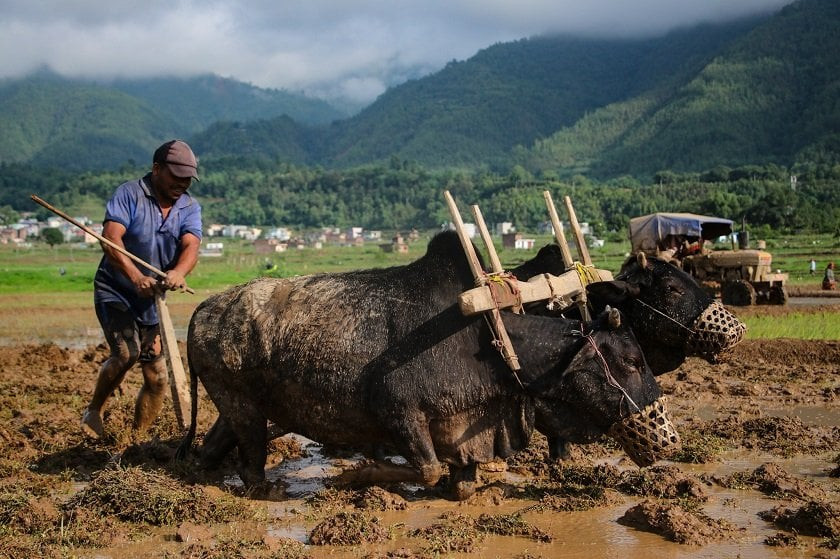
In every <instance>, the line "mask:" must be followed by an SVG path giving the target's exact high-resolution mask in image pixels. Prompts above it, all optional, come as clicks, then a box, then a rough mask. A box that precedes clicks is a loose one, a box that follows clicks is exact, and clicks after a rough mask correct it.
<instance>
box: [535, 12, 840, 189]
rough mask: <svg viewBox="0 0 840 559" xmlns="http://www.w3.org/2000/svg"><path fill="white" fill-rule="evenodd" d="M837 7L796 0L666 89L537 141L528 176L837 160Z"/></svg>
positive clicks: (600, 111) (839, 117) (839, 69)
mask: <svg viewBox="0 0 840 559" xmlns="http://www.w3.org/2000/svg"><path fill="white" fill-rule="evenodd" d="M838 52H840V3H838V2H836V1H833V0H802V1H800V2H797V3H794V4H791V5H789V6H787V7H786V8H784V9H782V10H781V11H780V12H779V13H778V14H776V15H775V16H774V17H772V18H770V19H768V20H767V21H765V22H763V23H762V24H761V25H759V26H757V27H756V28H755V29H753V30H752V31H750V32H749V33H747V34H745V35H743V36H741V37H738V38H737V40H735V41H734V42H733V43H732V44H731V45H729V46H728V47H727V48H726V49H724V50H723V51H722V52H721V53H720V54H719V55H718V56H716V57H715V58H714V59H713V60H711V61H710V62H709V63H708V64H706V65H705V66H704V67H703V68H702V69H701V70H700V71H699V72H697V73H696V75H693V76H691V79H689V80H687V81H686V82H685V83H682V84H680V85H679V86H678V87H676V88H669V87H659V88H652V89H651V90H649V91H646V92H644V93H642V94H641V95H638V96H635V97H632V98H630V99H627V100H625V101H621V102H618V103H612V104H608V105H605V106H604V107H602V108H600V109H598V110H597V111H594V112H593V113H591V114H588V115H586V116H585V117H584V118H582V119H580V120H579V121H577V122H576V123H574V125H572V126H569V127H566V128H563V129H561V130H559V131H558V132H557V133H555V134H553V135H552V136H551V137H549V138H547V139H544V140H540V141H537V142H536V143H535V145H534V146H533V148H532V149H531V150H530V151H529V152H528V153H527V154H526V155H525V156H524V157H523V158H522V159H521V162H522V163H523V164H524V165H525V166H526V167H528V168H530V169H531V170H532V171H535V172H537V171H540V170H545V169H552V168H553V169H563V170H566V171H569V170H574V171H575V172H581V173H586V174H589V175H591V176H602V177H609V176H616V175H620V174H632V175H643V174H648V175H649V174H652V173H653V172H655V171H657V170H661V169H670V170H674V171H697V170H704V169H711V168H713V167H715V166H738V165H744V164H766V163H776V164H781V165H791V164H793V163H794V162H797V161H802V160H811V161H816V160H819V159H824V158H826V157H833V158H834V159H835V160H836V161H839V162H840V159H838V157H840V154H838V150H837V146H838V144H840V103H839V102H838V99H840V95H838V93H840V78H838V76H840V57H838V56H837V53H838Z"/></svg>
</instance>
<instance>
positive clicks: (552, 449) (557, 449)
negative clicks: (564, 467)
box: [548, 439, 572, 463]
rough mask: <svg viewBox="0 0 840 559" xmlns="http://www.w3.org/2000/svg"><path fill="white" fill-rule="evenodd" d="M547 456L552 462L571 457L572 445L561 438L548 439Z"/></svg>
mask: <svg viewBox="0 0 840 559" xmlns="http://www.w3.org/2000/svg"><path fill="white" fill-rule="evenodd" d="M548 457H549V458H550V459H551V461H552V462H554V463H559V462H563V461H564V460H568V459H569V458H571V457H572V445H571V443H569V442H568V441H564V440H562V439H549V441H548Z"/></svg>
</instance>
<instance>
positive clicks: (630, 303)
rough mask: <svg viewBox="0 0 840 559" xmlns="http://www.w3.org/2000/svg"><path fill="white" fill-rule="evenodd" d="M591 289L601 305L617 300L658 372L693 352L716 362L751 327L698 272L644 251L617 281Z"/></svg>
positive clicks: (595, 305)
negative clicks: (699, 278)
mask: <svg viewBox="0 0 840 559" xmlns="http://www.w3.org/2000/svg"><path fill="white" fill-rule="evenodd" d="M587 295H588V297H589V301H590V303H591V304H592V307H593V308H594V309H595V310H596V311H597V310H598V309H602V308H604V307H605V306H607V305H611V306H614V307H618V308H620V309H621V310H622V311H623V312H624V313H625V314H626V315H627V316H628V320H630V322H631V323H632V325H633V331H634V332H635V333H636V335H637V337H638V339H639V343H640V344H641V345H642V347H643V349H644V351H645V357H646V358H647V359H648V362H649V364H650V366H651V368H652V369H653V371H654V373H655V374H657V375H659V374H662V373H666V372H668V371H672V370H674V369H675V368H677V367H679V366H680V365H681V364H682V363H683V361H685V358H686V357H687V356H698V357H702V358H704V359H706V360H707V361H709V362H714V361H715V360H716V359H717V357H718V356H719V355H720V354H721V353H723V352H725V351H727V350H728V349H730V348H732V347H733V346H735V344H737V343H738V342H740V341H741V339H742V338H743V337H744V333H745V332H746V326H745V325H744V323H742V322H741V321H740V320H738V318H737V317H735V316H734V315H733V314H732V313H730V312H729V311H727V310H726V309H725V308H724V307H723V305H721V304H720V303H718V302H716V301H715V300H714V299H712V297H711V296H709V294H708V293H706V291H705V290H703V289H702V288H701V287H700V286H699V285H697V282H695V281H694V278H692V277H691V276H690V275H688V274H687V273H685V272H683V271H682V270H680V269H679V268H677V267H675V266H673V265H672V264H670V263H668V262H665V261H664V260H660V259H658V258H647V257H645V255H644V254H643V253H639V255H638V256H637V257H631V258H629V259H628V260H627V261H626V262H625V263H624V265H623V266H622V267H621V271H620V272H619V274H618V276H616V279H615V280H614V281H608V282H597V283H593V284H590V285H589V286H587Z"/></svg>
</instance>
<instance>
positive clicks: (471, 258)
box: [443, 190, 485, 285]
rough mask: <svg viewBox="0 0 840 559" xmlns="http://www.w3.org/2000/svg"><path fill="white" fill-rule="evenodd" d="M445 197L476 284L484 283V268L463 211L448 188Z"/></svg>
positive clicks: (444, 193)
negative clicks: (466, 226) (476, 251)
mask: <svg viewBox="0 0 840 559" xmlns="http://www.w3.org/2000/svg"><path fill="white" fill-rule="evenodd" d="M443 197H444V198H446V204H447V205H448V206H449V214H450V215H451V216H452V223H454V224H455V231H456V232H457V233H458V238H459V239H460V240H461V247H462V248H463V249H464V254H466V255H467V262H469V265H470V270H472V274H473V278H475V282H476V283H475V284H476V285H484V281H485V280H484V270H482V269H481V264H479V263H478V256H476V254H475V247H473V244H472V241H471V240H470V237H469V235H467V231H466V230H465V229H464V221H463V220H462V219H461V212H459V211H458V206H456V205H455V199H454V198H452V195H451V194H450V193H449V191H448V190H445V191H444V192H443Z"/></svg>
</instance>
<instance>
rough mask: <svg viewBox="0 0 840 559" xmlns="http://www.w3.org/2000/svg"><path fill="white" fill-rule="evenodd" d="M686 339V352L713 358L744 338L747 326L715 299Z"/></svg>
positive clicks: (695, 323)
mask: <svg viewBox="0 0 840 559" xmlns="http://www.w3.org/2000/svg"><path fill="white" fill-rule="evenodd" d="M691 331H692V334H691V336H689V337H688V340H687V341H686V354H688V355H698V356H702V357H706V358H713V357H715V356H717V355H718V354H719V353H721V352H722V351H725V350H727V349H730V348H732V347H734V346H735V345H736V344H737V343H738V342H740V341H741V340H742V339H743V338H744V334H745V333H746V331H747V326H746V324H744V323H743V322H741V321H740V320H738V317H737V316H735V315H734V314H732V313H731V312H729V311H728V310H726V308H725V307H724V306H723V305H721V304H720V303H718V302H717V301H714V302H713V303H712V304H710V305H709V306H708V307H706V310H704V311H703V312H702V314H701V315H700V316H699V317H698V318H697V320H696V321H695V322H694V325H693V326H692V327H691Z"/></svg>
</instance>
